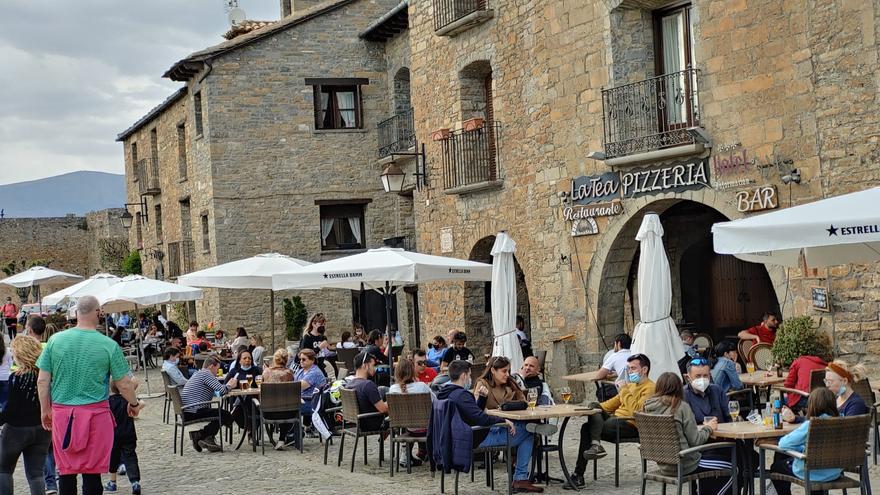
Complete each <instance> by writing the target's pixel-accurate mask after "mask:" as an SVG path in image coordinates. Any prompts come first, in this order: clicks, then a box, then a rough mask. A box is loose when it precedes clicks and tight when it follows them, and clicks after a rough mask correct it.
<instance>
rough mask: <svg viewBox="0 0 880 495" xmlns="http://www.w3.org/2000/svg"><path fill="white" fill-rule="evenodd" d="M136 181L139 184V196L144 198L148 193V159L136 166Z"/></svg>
mask: <svg viewBox="0 0 880 495" xmlns="http://www.w3.org/2000/svg"><path fill="white" fill-rule="evenodd" d="M134 180H135V182H137V188H138V194H140V195H141V196H143V195H144V194H146V191H147V159H146V158H143V159H140V160H138V161H137V162H135V164H134Z"/></svg>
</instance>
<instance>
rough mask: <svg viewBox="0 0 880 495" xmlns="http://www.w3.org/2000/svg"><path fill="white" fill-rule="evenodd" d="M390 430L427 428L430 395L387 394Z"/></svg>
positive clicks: (429, 417) (429, 412)
mask: <svg viewBox="0 0 880 495" xmlns="http://www.w3.org/2000/svg"><path fill="white" fill-rule="evenodd" d="M385 400H387V401H388V421H389V426H391V428H427V427H428V422H429V421H430V419H431V394H388V395H386V396H385Z"/></svg>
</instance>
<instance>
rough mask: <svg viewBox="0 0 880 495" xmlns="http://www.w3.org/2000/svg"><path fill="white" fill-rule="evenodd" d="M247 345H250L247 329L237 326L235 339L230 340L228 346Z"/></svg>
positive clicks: (233, 347) (234, 347)
mask: <svg viewBox="0 0 880 495" xmlns="http://www.w3.org/2000/svg"><path fill="white" fill-rule="evenodd" d="M248 345H250V339H248V334H247V330H245V329H244V327H238V328H237V329H236V330H235V340H233V341H232V344H230V345H229V347H231V348H232V349H236V348H238V347H239V346H244V347H247V346H248Z"/></svg>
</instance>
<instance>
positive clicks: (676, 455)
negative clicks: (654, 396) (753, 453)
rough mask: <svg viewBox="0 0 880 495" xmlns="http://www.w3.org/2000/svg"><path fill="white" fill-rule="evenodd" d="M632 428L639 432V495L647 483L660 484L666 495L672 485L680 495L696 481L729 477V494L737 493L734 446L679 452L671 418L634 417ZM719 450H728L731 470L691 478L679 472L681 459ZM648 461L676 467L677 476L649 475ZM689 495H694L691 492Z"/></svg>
mask: <svg viewBox="0 0 880 495" xmlns="http://www.w3.org/2000/svg"><path fill="white" fill-rule="evenodd" d="M636 425H637V426H638V428H639V436H640V437H641V442H640V445H639V451H640V452H641V455H642V486H641V491H640V493H641V495H644V494H645V488H646V485H647V482H648V481H649V480H650V481H658V482H660V483H663V493H666V485H675V486H676V487H677V488H678V494H679V495H681V493H682V489H683V488H684V485H685V484H688V483H692V482H695V481H696V482H698V480H701V479H705V478H719V477H729V478H730V479H731V481H732V482H733V491H732V492H731V493H739V487H738V486H737V476H736V465H737V464H736V443H735V442H716V443H707V444H703V445H699V446H696V447H691V448H689V449H684V450H681V443H680V440H679V437H678V426H676V423H675V418H673V417H672V416H671V415H657V414H643V413H636ZM721 449H730V463H731V466H732V468H731V469H715V470H712V471H705V472H701V473H693V474H686V473H683V472H682V470H681V462H680V461H681V456H683V455H685V454H690V453H693V452H703V451H707V450H721ZM648 461H653V462H656V463H657V464H663V465H668V466H677V467H678V473H677V474H676V476H668V475H665V474H663V473H662V472H660V471H659V470H657V471H651V472H649V471H648ZM691 493H694V492H693V491H691Z"/></svg>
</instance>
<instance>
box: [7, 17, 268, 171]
mask: <svg viewBox="0 0 880 495" xmlns="http://www.w3.org/2000/svg"><path fill="white" fill-rule="evenodd" d="M225 3H226V2H225V1H224V0H149V1H135V0H124V1H120V0H2V2H0V60H2V61H3V68H2V70H0V184H8V183H12V182H20V181H24V180H32V179H39V178H41V177H49V176H53V175H58V174H63V173H67V172H73V171H76V170H100V171H106V172H113V173H123V170H124V167H123V154H122V144H121V143H117V142H116V141H115V138H116V135H117V134H118V133H119V132H121V131H123V130H125V129H126V128H127V127H128V126H129V125H131V124H132V123H134V121H136V120H137V119H138V118H140V117H141V116H143V115H144V114H145V113H147V112H148V111H149V110H150V109H151V108H153V107H154V106H156V105H157V104H159V103H160V102H162V100H164V99H165V97H167V96H168V95H169V94H171V93H172V92H173V91H175V90H176V89H177V88H178V87H179V86H180V84H181V83H177V82H173V81H170V80H168V79H162V74H163V73H164V72H165V70H167V69H168V68H169V67H171V65H172V64H173V63H174V62H176V61H177V60H179V59H181V58H183V57H185V56H186V55H188V54H190V53H192V52H194V51H197V50H200V49H202V48H205V47H207V46H210V45H215V44H217V43H219V42H221V41H223V38H221V35H222V34H223V33H224V32H225V31H226V30H227V29H228V28H229V23H228V21H227V18H226V12H225V9H224V6H225ZM239 5H240V6H241V8H243V9H244V10H245V11H246V12H247V17H248V18H249V19H258V20H276V19H278V17H279V7H278V5H279V2H278V0H239Z"/></svg>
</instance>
